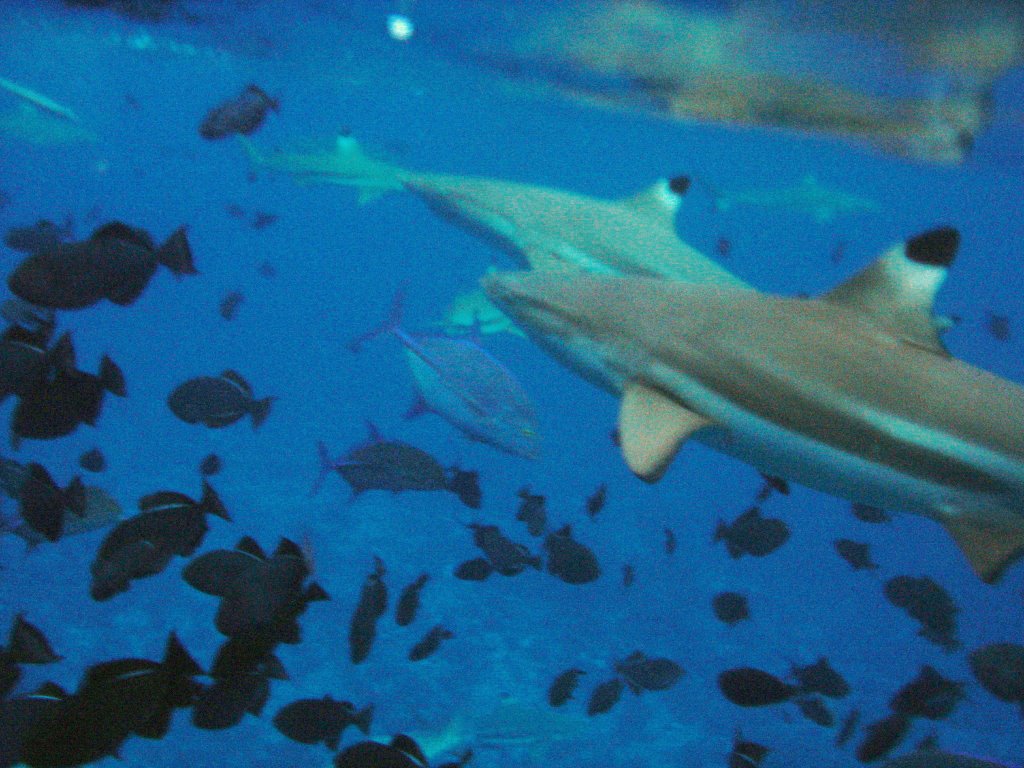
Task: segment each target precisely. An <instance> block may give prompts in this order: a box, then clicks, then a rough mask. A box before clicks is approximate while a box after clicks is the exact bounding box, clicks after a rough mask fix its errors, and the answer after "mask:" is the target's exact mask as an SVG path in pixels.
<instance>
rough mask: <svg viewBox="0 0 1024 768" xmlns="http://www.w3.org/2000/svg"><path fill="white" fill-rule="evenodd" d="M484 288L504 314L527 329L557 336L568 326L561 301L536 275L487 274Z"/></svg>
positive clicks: (527, 273)
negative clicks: (553, 295)
mask: <svg viewBox="0 0 1024 768" xmlns="http://www.w3.org/2000/svg"><path fill="white" fill-rule="evenodd" d="M480 284H481V286H482V287H483V289H484V292H485V293H486V294H487V297H488V298H489V299H490V300H491V301H492V302H494V303H495V304H496V305H497V306H498V308H499V309H501V311H502V312H504V313H505V314H506V315H508V316H509V317H510V318H512V320H514V321H515V322H516V323H517V324H518V325H520V326H522V327H523V328H524V329H525V330H527V331H530V330H533V331H541V332H543V333H554V332H558V331H560V330H561V329H562V328H563V326H564V325H565V318H563V316H562V313H561V312H560V311H559V309H558V306H557V301H552V297H551V295H550V293H551V292H550V291H549V290H546V288H547V286H546V284H545V281H544V279H543V278H542V277H541V276H540V275H538V274H537V273H536V272H498V273H493V274H489V275H485V276H484V277H483V278H482V279H481V281H480Z"/></svg>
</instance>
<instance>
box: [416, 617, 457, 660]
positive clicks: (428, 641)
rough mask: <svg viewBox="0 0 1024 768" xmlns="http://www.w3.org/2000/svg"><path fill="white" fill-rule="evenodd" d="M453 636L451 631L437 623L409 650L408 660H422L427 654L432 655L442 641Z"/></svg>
mask: <svg viewBox="0 0 1024 768" xmlns="http://www.w3.org/2000/svg"><path fill="white" fill-rule="evenodd" d="M453 637H455V635H454V634H453V633H452V632H451V631H449V630H447V629H445V628H444V627H442V626H441V625H440V624H438V625H437V626H436V627H434V628H432V629H431V630H430V631H429V632H427V634H426V635H424V636H423V638H422V639H421V640H420V641H419V642H417V643H416V644H415V645H414V646H413V647H412V648H411V649H410V650H409V661H422V660H423V659H425V658H427V657H428V656H433V655H434V653H436V652H437V649H438V648H440V647H441V643H442V641H444V640H450V639H451V638H453Z"/></svg>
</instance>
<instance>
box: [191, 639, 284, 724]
mask: <svg viewBox="0 0 1024 768" xmlns="http://www.w3.org/2000/svg"><path fill="white" fill-rule="evenodd" d="M276 643H277V640H276V639H275V638H274V637H273V636H272V635H271V634H269V633H267V632H262V631H256V632H249V633H246V634H245V635H241V636H239V637H231V638H228V639H227V640H226V641H225V642H224V643H223V644H222V645H221V647H220V648H219V649H218V650H217V655H216V657H215V658H214V661H213V667H212V669H211V670H210V677H212V678H213V685H210V686H207V687H205V688H203V690H202V691H200V692H199V694H198V695H197V696H196V699H195V702H194V703H193V705H192V724H193V725H195V726H196V727H197V728H203V729H205V730H221V729H224V728H230V727H231V726H234V725H237V724H238V723H239V722H241V720H242V718H243V717H245V715H246V713H249V714H252V715H254V716H257V717H258V716H259V715H260V714H261V713H262V712H263V707H264V706H265V705H266V703H267V699H268V698H269V697H270V681H271V680H287V679H288V673H287V672H286V671H285V669H284V665H282V664H281V660H280V659H278V658H277V657H276V656H275V655H274V654H273V648H274V645H275V644H276Z"/></svg>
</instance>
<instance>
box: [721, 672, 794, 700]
mask: <svg viewBox="0 0 1024 768" xmlns="http://www.w3.org/2000/svg"><path fill="white" fill-rule="evenodd" d="M718 687H719V689H720V690H721V691H722V694H723V695H724V696H725V698H727V699H728V700H729V701H731V702H732V703H733V704H736V705H738V706H741V707H764V706H767V705H769V704H779V703H780V702H783V701H788V700H789V699H791V698H792V697H793V696H794V695H796V694H797V693H798V692H799V689H798V688H797V687H796V686H793V685H790V684H789V683H785V682H783V681H782V680H780V679H779V678H777V677H775V675H771V674H769V673H767V672H764V671H763V670H760V669H756V668H754V667H736V668H735V669H727V670H726V671H724V672H722V673H721V674H719V675H718Z"/></svg>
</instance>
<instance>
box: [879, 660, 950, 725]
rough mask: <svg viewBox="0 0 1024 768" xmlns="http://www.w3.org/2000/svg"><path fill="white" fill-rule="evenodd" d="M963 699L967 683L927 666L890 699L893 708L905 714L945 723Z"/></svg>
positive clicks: (890, 705) (890, 706)
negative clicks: (950, 678) (952, 678)
mask: <svg viewBox="0 0 1024 768" xmlns="http://www.w3.org/2000/svg"><path fill="white" fill-rule="evenodd" d="M963 697H964V684H963V683H959V682H956V681H955V680H947V679H946V678H944V677H943V676H942V675H941V674H939V672H938V671H937V670H936V669H935V668H934V667H932V666H931V665H929V664H925V665H924V666H923V667H921V671H920V672H918V674H917V677H915V678H914V679H913V680H911V681H910V682H909V683H907V684H906V685H904V686H903V687H902V688H900V689H899V691H897V692H896V695H894V696H893V697H892V699H890V700H889V708H890V709H891V710H892V711H893V712H896V713H897V714H901V715H908V716H910V717H925V718H928V719H929V720H941V719H943V718H946V717H948V716H949V715H950V713H952V711H953V710H954V709H955V708H956V705H957V704H958V703H959V702H960V700H961V699H962V698H963Z"/></svg>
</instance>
